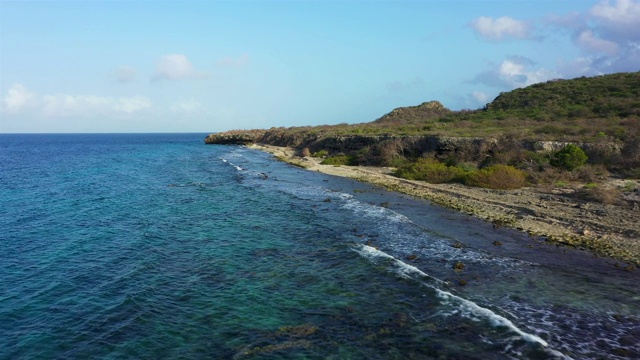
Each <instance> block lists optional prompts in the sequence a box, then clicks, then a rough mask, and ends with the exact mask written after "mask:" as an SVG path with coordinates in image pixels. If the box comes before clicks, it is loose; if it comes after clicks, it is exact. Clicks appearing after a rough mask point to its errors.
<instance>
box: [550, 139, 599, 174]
mask: <svg viewBox="0 0 640 360" xmlns="http://www.w3.org/2000/svg"><path fill="white" fill-rule="evenodd" d="M588 159H589V157H588V156H587V154H585V153H584V151H583V150H582V149H580V148H579V147H578V146H576V145H573V144H569V145H567V146H565V147H564V148H563V149H562V150H560V151H558V152H557V153H555V154H554V155H553V156H552V157H551V160H550V161H549V163H550V164H551V165H552V166H555V167H559V168H563V169H565V170H568V171H572V170H574V169H577V168H579V167H580V166H582V165H584V164H585V163H586V162H587V160H588Z"/></svg>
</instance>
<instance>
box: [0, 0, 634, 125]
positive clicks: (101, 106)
mask: <svg viewBox="0 0 640 360" xmlns="http://www.w3.org/2000/svg"><path fill="white" fill-rule="evenodd" d="M639 70H640V0H591V1H590V0H581V1H572V0H547V1H544V0H542V1H541V0H538V1H524V0H508V1H500V0H491V1H487V0H469V1H456V0H447V1H436V0H433V1H428V0H425V1H418V0H413V1H402V0H396V1H382V0H378V1H374V0H371V1H365V0H359V1H337V0H336V1H304V0H298V1H150V0H149V1H143V0H138V1H127V0H118V1H91V0H88V1H5V0H0V132H1V133H96V132H97V133H99V132H108V133H114V132H116V133H120V132H205V133H207V132H218V131H225V130H230V129H253V128H270V127H280V126H286V127H289V126H305V125H323V124H338V123H362V122H369V121H373V120H375V119H377V118H379V117H381V116H383V115H384V114H386V113H388V112H389V111H391V110H393V109H394V108H397V107H401V106H411V105H418V104H420V103H422V102H425V101H431V100H437V101H440V102H441V103H442V104H443V105H445V106H446V107H448V108H450V109H452V110H461V109H478V108H481V107H483V106H484V105H485V104H486V103H488V102H490V101H491V100H493V99H494V98H495V97H496V96H497V95H499V94H500V93H501V92H504V91H510V90H513V89H515V88H519V87H524V86H528V85H531V84H535V83H538V82H544V81H548V80H551V79H558V78H564V79H569V78H574V77H579V76H593V75H599V74H608V73H615V72H631V71H639Z"/></svg>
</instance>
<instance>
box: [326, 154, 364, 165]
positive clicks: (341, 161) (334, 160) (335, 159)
mask: <svg viewBox="0 0 640 360" xmlns="http://www.w3.org/2000/svg"><path fill="white" fill-rule="evenodd" d="M321 164H322V165H358V161H357V160H356V158H355V157H354V156H351V155H338V156H331V157H328V158H326V159H324V160H322V162H321Z"/></svg>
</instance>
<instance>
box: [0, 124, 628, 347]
mask: <svg viewBox="0 0 640 360" xmlns="http://www.w3.org/2000/svg"><path fill="white" fill-rule="evenodd" d="M203 139H204V135H203V134H147V135H141V134H127V135H123V134H119V135H0V209H1V210H0V211H1V212H0V229H1V230H0V245H1V246H0V259H1V262H0V279H1V280H2V281H1V282H0V358H2V359H62V358H64V359H87V358H107V359H121V358H145V359H156V358H216V359H218V358H219V359H279V358H283V359H285V358H286V359H325V358H330V359H509V358H513V359H553V358H575V359H634V358H639V357H640V345H639V343H640V315H639V314H640V291H639V290H638V284H639V281H638V273H637V271H636V272H628V271H624V270H621V269H619V268H617V267H616V266H615V261H612V260H607V259H598V258H594V257H593V256H592V255H590V254H588V253H584V252H580V251H578V250H574V249H567V248H558V247H556V246H555V245H549V244H547V243H546V242H545V241H544V239H537V238H529V237H526V236H524V235H522V234H520V233H517V232H514V231H510V230H507V229H493V228H492V227H491V226H489V225H488V224H486V223H483V222H480V221H477V220H475V219H473V218H471V217H467V216H465V215H461V214H458V213H455V212H452V211H448V210H446V209H441V208H438V207H435V206H431V205H430V204H428V203H424V202H420V201H417V200H414V199H411V198H408V197H405V196H401V195H398V194H393V193H388V192H385V191H384V190H381V189H379V188H375V187H372V186H370V185H367V184H363V183H358V182H355V181H351V180H347V179H341V178H336V177H331V176H326V175H322V174H319V173H314V172H309V171H304V170H301V169H298V168H295V167H291V166H289V165H287V164H283V163H280V162H278V161H275V160H274V159H273V158H272V157H271V156H270V155H268V154H265V153H262V152H259V151H255V150H251V149H247V148H244V147H235V146H228V147H225V146H216V145H204V144H203ZM494 241H499V242H500V243H501V244H502V245H501V246H495V245H493V243H494ZM458 262H460V263H462V264H463V265H464V268H463V269H458V270H456V269H454V268H455V267H456V266H455V265H456V264H457V263H458ZM463 284H464V285H463Z"/></svg>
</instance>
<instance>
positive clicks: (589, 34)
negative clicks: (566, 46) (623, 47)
mask: <svg viewBox="0 0 640 360" xmlns="http://www.w3.org/2000/svg"><path fill="white" fill-rule="evenodd" d="M576 42H577V44H578V45H579V46H580V47H581V48H583V49H586V50H589V51H593V52H600V53H606V54H609V55H614V54H616V53H617V52H618V44H616V43H615V42H613V41H608V40H603V39H600V38H598V37H596V36H595V35H594V33H593V31H591V30H584V31H582V32H581V33H580V34H579V35H578V36H577V38H576Z"/></svg>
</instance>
